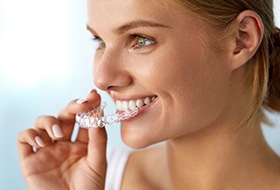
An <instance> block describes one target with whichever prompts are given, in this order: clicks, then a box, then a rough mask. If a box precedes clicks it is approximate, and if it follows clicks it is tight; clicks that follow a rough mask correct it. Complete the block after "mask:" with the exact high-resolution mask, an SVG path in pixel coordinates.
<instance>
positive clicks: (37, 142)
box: [18, 129, 46, 158]
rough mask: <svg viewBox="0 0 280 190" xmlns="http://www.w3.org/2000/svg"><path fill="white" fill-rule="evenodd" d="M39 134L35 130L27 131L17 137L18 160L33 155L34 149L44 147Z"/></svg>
mask: <svg viewBox="0 0 280 190" xmlns="http://www.w3.org/2000/svg"><path fill="white" fill-rule="evenodd" d="M45 146H46V144H45V142H44V141H43V139H42V137H41V136H40V134H39V133H38V132H37V131H36V130H35V129H28V130H25V131H23V132H21V133H20V134H19V135H18V150H19V155H20V158H26V157H28V156H30V155H32V154H33V153H34V149H33V148H34V147H35V148H37V149H38V148H42V147H45Z"/></svg>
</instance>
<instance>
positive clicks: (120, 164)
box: [105, 147, 131, 190]
mask: <svg viewBox="0 0 280 190" xmlns="http://www.w3.org/2000/svg"><path fill="white" fill-rule="evenodd" d="M130 153H131V150H128V149H125V148H118V147H107V163H108V166H107V175H106V181H105V190H120V188H121V182H122V177H123V172H124V169H125V166H126V162H127V159H128V157H129V155H130Z"/></svg>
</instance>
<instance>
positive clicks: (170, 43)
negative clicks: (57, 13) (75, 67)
mask: <svg viewBox="0 0 280 190" xmlns="http://www.w3.org/2000/svg"><path fill="white" fill-rule="evenodd" d="M88 8H89V20H88V28H89V30H90V31H91V32H92V34H93V35H94V36H95V37H96V38H97V41H98V49H97V51H96V55H95V59H94V82H95V85H96V86H97V87H98V88H99V89H101V90H104V91H106V92H108V94H109V95H110V96H112V98H113V100H114V101H124V100H126V101H129V100H135V99H139V98H145V97H147V96H154V97H156V100H155V101H154V102H153V103H151V104H150V105H149V106H146V107H145V108H143V109H141V111H140V113H139V114H138V115H137V116H136V117H135V118H133V119H130V120H128V121H123V122H122V123H121V135H122V139H123V141H124V142H125V143H126V144H127V145H128V146H130V147H133V148H145V147H148V146H150V145H153V144H156V143H159V142H163V141H164V143H163V144H162V145H160V146H156V147H154V148H149V149H144V150H140V151H136V152H134V153H132V154H131V156H130V157H129V159H128V162H127V165H126V168H125V172H124V175H123V180H122V185H121V189H125V190H126V189H128V190H130V189H133V190H137V189H163V190H165V189H166V190H169V189H176V190H177V189H179V190H180V189H190V190H192V189H194V190H219V189H221V190H231V189H240V190H243V189H244V190H266V189H267V190H271V189H275V190H277V189H280V180H279V178H280V159H279V157H278V156H277V155H276V154H275V153H274V152H273V151H272V150H271V149H270V148H269V146H268V145H267V143H266V142H265V140H264V137H263V135H262V132H261V129H260V121H259V118H258V115H253V116H252V117H251V118H250V120H249V121H248V122H246V123H245V124H244V123H241V118H243V117H244V115H246V113H247V112H248V110H247V107H248V100H250V99H251V98H252V97H251V95H250V93H249V92H248V91H247V90H246V88H244V86H243V80H244V77H245V75H246V72H247V70H246V69H247V68H246V63H247V61H248V60H249V59H250V58H251V57H252V56H253V55H254V53H255V52H256V51H257V49H258V47H259V45H260V43H261V41H262V36H263V30H264V29H263V24H262V21H261V19H260V17H259V16H258V15H257V14H256V13H254V12H252V11H244V12H242V13H240V15H238V17H237V18H236V20H235V22H234V26H233V27H232V31H230V32H231V33H232V34H233V35H232V36H231V37H230V38H228V39H227V40H224V41H219V36H218V31H215V30H214V29H213V28H211V26H210V25H209V24H208V23H207V22H205V20H203V19H201V18H200V17H199V16H198V15H196V14H194V13H191V12H189V11H187V10H186V9H185V8H182V7H181V6H180V5H178V4H176V3H174V2H173V1H170V0H165V1H148V0H129V1H128V0H118V1H114V0H106V1H105V0H104V1H100V0H89V4H88ZM104 10H106V11H104ZM120 10H122V11H120ZM167 12H168V13H169V14H166V13H167ZM213 39H216V42H217V44H220V45H221V46H219V47H220V48H221V49H219V48H218V49H217V48H213V46H211V45H210V44H211V42H212V40H213ZM99 103H100V96H99V95H98V94H97V92H96V91H92V92H90V94H89V96H88V97H87V101H86V102H83V103H82V104H77V103H76V101H72V102H70V104H69V105H67V106H66V108H65V109H63V110H62V112H61V113H60V114H59V115H58V116H57V117H52V116H42V117H40V118H38V120H37V121H36V122H35V128H34V129H29V130H26V131H24V132H22V133H21V134H20V135H19V137H18V142H19V143H18V144H19V152H20V156H21V165H22V170H23V175H24V177H25V179H26V182H27V185H28V187H29V189H42V188H46V189H75V190H77V189H83V190H84V189H103V188H104V183H105V182H104V180H105V176H106V167H107V166H106V143H107V136H106V130H105V129H104V128H103V129H90V130H85V129H80V131H79V135H78V138H77V140H76V141H75V142H71V141H70V137H71V135H72V130H73V125H74V122H75V114H77V113H81V112H85V111H89V110H91V109H92V108H94V107H96V106H97V105H98V104H99ZM54 124H57V125H59V126H60V128H61V130H62V132H63V135H64V136H63V137H60V138H58V137H56V136H55V135H54V132H53V130H52V129H53V126H54ZM36 137H40V138H41V139H42V141H43V144H42V143H40V141H39V143H38V139H37V141H36V140H35V139H36ZM53 140H54V141H53ZM43 145H44V146H43ZM32 147H36V148H37V149H38V151H36V152H34V151H33V149H32Z"/></svg>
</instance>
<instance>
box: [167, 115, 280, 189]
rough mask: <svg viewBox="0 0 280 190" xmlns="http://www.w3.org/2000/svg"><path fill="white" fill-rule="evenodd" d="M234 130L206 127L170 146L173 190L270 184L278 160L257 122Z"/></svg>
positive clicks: (235, 187)
mask: <svg viewBox="0 0 280 190" xmlns="http://www.w3.org/2000/svg"><path fill="white" fill-rule="evenodd" d="M232 129H233V126H232V125H231V126H230V125H227V126H225V125H223V126H221V127H207V128H205V129H204V130H201V131H199V132H197V133H194V134H190V135H186V136H184V137H179V138H177V139H173V140H170V141H168V142H167V146H166V147H167V149H166V150H167V155H168V156H167V162H168V167H169V171H170V178H171V183H172V184H173V187H174V189H182V187H184V189H197V190H199V189H227V188H228V187H234V188H233V189H257V188H256V187H259V186H258V182H259V181H263V180H260V179H267V180H271V177H270V176H275V172H279V165H278V166H277V167H275V164H276V163H277V161H276V160H278V157H277V156H276V155H275V154H274V153H273V151H272V150H271V149H270V148H269V147H268V145H267V144H266V142H265V140H264V137H263V135H262V131H261V128H260V125H259V124H258V122H256V120H254V122H252V121H250V122H248V123H247V125H246V126H243V127H242V129H238V130H232ZM278 163H279V160H278ZM272 173H274V175H273V174H272Z"/></svg>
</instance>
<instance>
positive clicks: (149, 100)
mask: <svg viewBox="0 0 280 190" xmlns="http://www.w3.org/2000/svg"><path fill="white" fill-rule="evenodd" d="M149 103H151V99H150V98H149V97H147V98H145V100H144V104H145V105H148V104H149Z"/></svg>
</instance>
